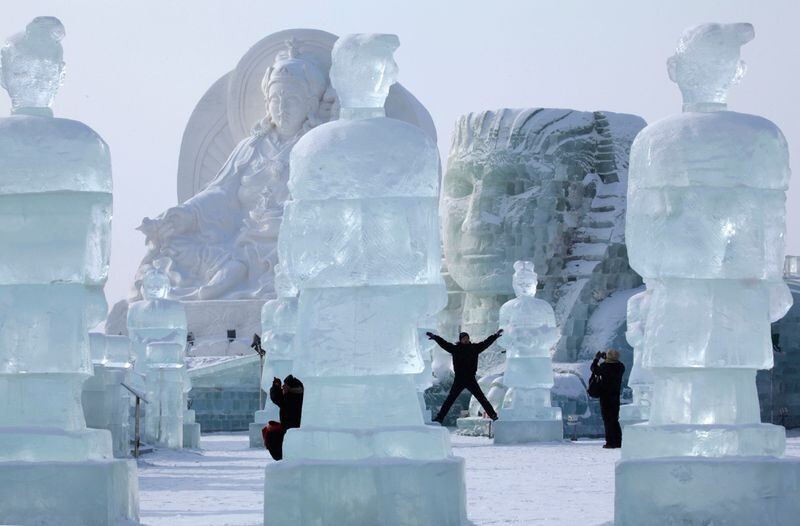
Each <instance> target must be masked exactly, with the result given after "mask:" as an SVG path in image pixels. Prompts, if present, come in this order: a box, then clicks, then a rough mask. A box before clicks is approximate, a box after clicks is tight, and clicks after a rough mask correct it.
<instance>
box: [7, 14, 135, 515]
mask: <svg viewBox="0 0 800 526" xmlns="http://www.w3.org/2000/svg"><path fill="white" fill-rule="evenodd" d="M63 37H64V26H63V25H62V24H61V22H60V21H59V20H58V19H56V18H53V17H38V18H35V19H34V20H33V21H32V22H31V23H30V24H28V26H27V28H26V29H25V31H24V32H23V33H20V34H17V35H15V36H13V37H11V38H10V39H9V40H8V42H6V44H5V45H4V46H3V47H2V49H0V66H2V70H1V71H0V80H2V85H3V87H5V89H6V90H7V91H8V93H9V95H10V96H11V100H12V106H13V111H12V116H11V117H6V118H4V119H1V120H0V246H2V250H0V327H2V331H0V393H2V395H0V523H3V524H42V525H50V524H52V525H55V524H57V525H68V526H73V525H74V526H78V525H80V526H86V525H106V524H112V523H117V522H122V521H125V520H129V521H137V520H138V487H137V481H136V465H135V464H133V463H132V462H129V461H126V460H121V459H114V458H113V450H112V444H111V434H110V433H109V432H108V431H106V430H99V429H88V428H87V427H86V421H85V420H84V414H83V408H82V406H81V387H82V384H83V382H84V381H85V380H86V379H87V378H88V377H89V376H90V375H91V374H92V362H91V357H90V351H89V329H90V328H92V327H94V326H95V325H96V324H97V323H99V322H100V321H101V320H102V319H103V317H104V316H105V312H106V301H105V296H104V295H103V286H104V284H105V281H106V277H107V271H108V258H109V239H110V230H111V159H110V155H109V151H108V146H107V145H106V143H105V142H103V140H102V139H101V138H100V136H98V135H97V134H96V133H95V132H94V131H92V130H91V129H90V128H89V127H88V126H86V125H85V124H83V123H81V122H77V121H72V120H67V119H56V118H53V113H52V110H51V109H50V104H51V102H52V100H53V97H54V96H55V93H56V90H57V89H58V87H59V85H60V84H61V79H62V75H63V71H64V63H63V61H62V48H61V43H60V41H61V39H62V38H63Z"/></svg>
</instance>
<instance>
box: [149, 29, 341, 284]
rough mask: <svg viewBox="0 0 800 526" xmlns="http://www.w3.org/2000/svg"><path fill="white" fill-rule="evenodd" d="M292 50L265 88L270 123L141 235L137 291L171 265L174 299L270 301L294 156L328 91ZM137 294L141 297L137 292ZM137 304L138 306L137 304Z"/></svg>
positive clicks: (324, 82)
mask: <svg viewBox="0 0 800 526" xmlns="http://www.w3.org/2000/svg"><path fill="white" fill-rule="evenodd" d="M298 46H299V44H298V43H294V42H290V43H289V44H288V49H287V51H286V52H285V53H282V54H279V55H278V56H277V57H276V60H275V63H274V64H273V66H272V67H270V68H269V69H267V72H266V74H265V75H264V80H263V82H262V89H263V92H264V99H265V110H266V116H265V117H264V119H263V120H262V121H261V122H259V123H258V124H257V125H256V126H255V128H254V129H253V133H252V135H251V136H250V137H247V138H246V139H244V140H243V141H242V142H240V143H239V145H238V146H237V147H236V148H235V149H234V150H233V152H232V153H231V155H230V157H229V158H228V160H227V162H226V163H225V164H224V165H223V166H222V168H221V169H220V171H219V174H218V175H217V177H216V178H215V179H214V180H213V181H212V182H211V183H210V184H209V186H208V187H207V188H206V189H205V190H203V191H202V192H200V193H199V194H197V195H195V196H194V197H192V198H191V199H189V200H187V201H186V202H184V203H182V204H180V205H178V206H175V207H172V208H170V209H169V210H167V211H166V212H165V213H163V214H162V215H161V216H159V217H157V218H156V219H149V218H145V219H144V220H143V221H142V224H141V226H140V227H139V229H140V230H141V231H142V232H144V234H145V236H146V237H147V239H146V243H147V246H148V252H147V255H146V256H145V258H144V260H143V261H142V264H141V266H140V269H139V272H138V275H137V279H136V282H135V287H136V288H137V289H138V288H139V285H140V283H141V277H142V275H143V274H144V273H145V272H146V271H147V270H148V269H149V268H150V267H151V266H152V263H153V261H155V260H157V259H160V258H168V260H169V272H170V274H171V275H172V276H174V279H175V285H176V286H175V287H174V288H173V289H172V291H171V292H170V297H172V298H180V299H198V300H209V299H219V298H227V299H240V298H265V297H269V296H270V295H272V294H273V292H274V291H273V283H272V272H273V269H274V266H275V264H276V263H277V240H278V230H279V228H280V223H281V216H282V214H283V203H284V201H285V200H286V198H287V197H288V190H287V187H286V183H287V181H288V168H289V152H290V151H291V149H292V148H293V147H294V145H295V143H296V142H297V140H298V139H299V138H300V137H302V136H303V134H305V133H306V132H307V131H308V130H310V129H312V128H313V127H314V126H316V125H318V124H320V123H321V122H322V121H323V119H322V117H321V116H320V106H321V104H322V102H323V98H324V95H325V93H326V90H327V87H328V80H327V77H326V75H325V73H324V72H323V71H322V70H321V69H320V68H319V66H317V65H316V64H315V63H314V62H313V61H312V60H310V59H308V58H304V57H303V56H302V55H301V54H300V50H299V49H298ZM136 294H138V290H137V292H136ZM137 299H138V298H137Z"/></svg>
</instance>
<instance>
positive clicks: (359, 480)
mask: <svg viewBox="0 0 800 526" xmlns="http://www.w3.org/2000/svg"><path fill="white" fill-rule="evenodd" d="M398 45H399V42H398V39H397V37H396V36H394V35H349V36H346V37H342V38H340V39H339V40H338V41H337V43H336V45H335V46H334V51H333V66H332V68H331V82H332V83H333V85H334V87H335V88H336V90H337V93H338V95H339V99H340V101H341V104H342V109H341V118H340V120H338V121H335V122H331V123H327V124H324V125H321V126H319V127H317V128H315V129H314V130H311V131H310V132H308V133H307V134H306V135H305V136H304V137H303V138H302V139H300V141H298V143H297V145H296V146H295V148H294V149H293V150H292V154H291V158H290V181H289V188H290V191H291V200H290V201H289V202H288V203H287V205H286V209H285V212H284V219H283V224H282V226H281V232H280V237H279V257H280V261H281V269H282V270H283V271H285V272H286V274H287V277H288V279H289V281H290V282H291V283H292V284H293V285H294V286H296V287H297V289H298V290H299V292H300V296H299V303H298V313H297V324H298V326H297V335H296V337H295V343H294V352H295V359H294V363H293V374H294V375H295V376H297V377H298V378H299V379H300V380H302V381H303V383H304V384H305V394H304V407H303V421H302V427H300V428H299V429H292V430H290V431H289V433H288V434H287V436H286V442H285V444H284V460H282V461H280V462H277V463H274V464H270V465H268V466H267V469H266V483H265V497H264V510H265V519H266V520H268V521H269V523H270V524H279V525H280V524H286V525H288V524H298V523H300V524H312V523H313V524H318V525H337V526H338V525H360V524H386V525H406V524H407V525H411V524H444V525H460V524H462V523H463V522H464V520H465V497H464V479H463V461H462V460H460V459H457V458H455V457H453V456H452V454H451V452H450V443H449V438H448V433H447V430H446V429H443V428H441V427H438V426H437V427H433V426H425V425H424V424H423V419H422V414H421V411H420V406H419V400H418V396H417V389H416V386H417V382H416V379H417V375H418V374H419V373H421V372H422V371H423V369H424V363H423V360H422V357H421V356H420V352H419V348H418V345H417V327H418V325H419V322H420V320H422V319H423V318H425V317H428V316H433V315H435V314H436V313H437V312H438V311H439V310H441V309H442V308H443V307H444V306H445V303H446V290H445V287H444V283H443V282H442V278H441V274H440V265H441V252H440V241H439V231H438V216H437V203H438V186H439V185H438V179H439V173H438V172H439V169H438V154H437V150H436V145H435V144H434V143H433V141H431V139H430V138H429V137H428V136H426V135H425V134H424V133H423V132H422V131H421V130H419V129H418V128H416V127H415V126H412V125H409V124H407V123H404V122H402V121H398V120H395V119H389V118H386V117H385V116H384V111H383V102H384V100H385V98H386V95H387V93H388V91H389V87H390V86H391V85H392V84H393V83H394V82H395V79H396V76H397V65H396V63H395V62H394V60H393V58H392V53H393V52H394V50H395V49H396V48H397V46H398Z"/></svg>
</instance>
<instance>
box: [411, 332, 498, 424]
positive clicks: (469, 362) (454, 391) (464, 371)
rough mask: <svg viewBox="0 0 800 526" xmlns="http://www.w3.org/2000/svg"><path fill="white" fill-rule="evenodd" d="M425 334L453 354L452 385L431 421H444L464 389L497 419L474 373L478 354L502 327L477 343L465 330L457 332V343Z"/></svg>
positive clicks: (430, 333) (476, 370) (490, 343)
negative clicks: (473, 341) (471, 339)
mask: <svg viewBox="0 0 800 526" xmlns="http://www.w3.org/2000/svg"><path fill="white" fill-rule="evenodd" d="M425 334H427V336H428V339H431V340H433V341H435V342H436V343H437V344H439V347H441V348H442V349H444V350H445V351H446V352H448V353H450V354H451V355H452V356H453V372H455V378H454V379H453V387H451V388H450V393H449V394H448V395H447V399H446V400H445V401H444V404H442V408H441V409H439V414H437V415H436V418H434V419H433V421H434V422H439V423H440V424H441V423H442V422H444V418H445V417H446V416H447V413H448V411H450V408H451V407H452V406H453V403H454V402H455V401H456V398H458V395H460V394H461V391H463V390H464V389H466V390H467V391H469V392H470V393H471V394H472V396H474V397H475V399H476V400H478V402H480V404H481V406H482V407H483V410H484V412H485V413H486V414H487V415H489V418H491V419H492V420H497V412H496V411H495V410H494V407H492V404H491V403H489V400H488V399H487V398H486V395H485V394H483V391H481V387H480V385H478V380H477V379H476V378H475V374H476V373H477V372H478V355H479V354H480V353H482V352H483V351H485V350H486V349H488V348H489V347H490V346H491V345H492V344H493V343H494V342H495V340H497V338H499V337H500V336H502V334H503V329H500V330H499V331H497V332H496V333H494V334H492V335H491V336H489V337H488V338H486V339H485V340H483V341H482V342H479V343H472V342H471V341H470V339H469V334H467V333H466V332H462V333H459V335H458V343H456V344H453V343H450V342H448V341H447V340H445V339H444V338H442V337H441V336H437V335H435V334H433V333H432V332H427V333H425Z"/></svg>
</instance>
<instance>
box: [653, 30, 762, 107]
mask: <svg viewBox="0 0 800 526" xmlns="http://www.w3.org/2000/svg"><path fill="white" fill-rule="evenodd" d="M754 37H755V32H754V30H753V26H752V25H750V24H744V23H742V24H703V25H700V26H697V27H693V28H690V29H687V30H686V31H684V32H683V35H681V39H680V41H679V42H678V48H677V50H676V52H675V55H673V56H672V57H670V58H669V59H668V60H667V69H668V71H669V78H670V79H671V80H673V81H674V82H675V83H677V84H678V87H680V90H681V93H682V94H683V102H684V106H688V107H691V106H692V105H694V104H698V103H700V104H702V103H717V104H725V103H726V101H727V99H728V89H729V88H730V87H731V86H732V85H733V84H736V83H737V82H738V81H739V80H740V79H741V78H742V77H743V76H744V73H745V69H746V68H745V64H744V62H743V61H741V60H740V59H739V48H740V47H741V46H742V45H743V44H746V43H747V42H749V41H750V40H752V39H753V38H754Z"/></svg>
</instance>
